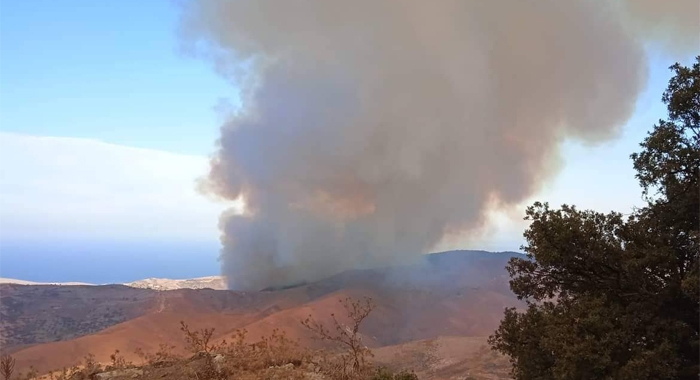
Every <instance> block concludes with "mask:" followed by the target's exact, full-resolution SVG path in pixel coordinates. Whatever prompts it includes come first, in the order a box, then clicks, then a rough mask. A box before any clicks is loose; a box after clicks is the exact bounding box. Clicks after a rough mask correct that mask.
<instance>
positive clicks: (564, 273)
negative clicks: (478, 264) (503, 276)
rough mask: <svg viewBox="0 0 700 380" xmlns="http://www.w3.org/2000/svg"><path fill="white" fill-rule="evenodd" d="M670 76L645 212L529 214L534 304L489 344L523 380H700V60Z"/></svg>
mask: <svg viewBox="0 0 700 380" xmlns="http://www.w3.org/2000/svg"><path fill="white" fill-rule="evenodd" d="M671 69H672V70H673V71H674V73H675V76H674V77H673V78H672V79H671V81H670V82H669V86H668V88H667V90H666V91H665V92H664V94H663V97H662V100H663V102H664V103H665V104H666V105H667V106H668V118H667V120H660V121H659V123H658V124H657V125H655V126H654V129H653V130H652V131H651V132H650V133H649V135H648V136H647V137H646V139H645V140H644V141H643V142H642V143H641V144H640V145H641V147H642V151H641V152H639V153H635V154H632V156H631V158H632V161H633V163H634V168H635V170H636V171H637V179H638V180H639V182H640V185H641V187H642V191H643V194H644V196H645V199H646V201H647V205H646V206H645V207H644V208H641V209H637V210H635V211H634V212H633V214H632V215H630V216H629V217H623V215H622V214H620V213H614V212H613V213H609V214H601V213H597V212H593V211H580V210H578V209H576V208H575V207H573V206H567V205H564V206H562V207H561V208H560V209H551V208H550V207H549V205H548V204H546V203H544V204H542V203H539V202H538V203H535V204H534V205H533V206H531V207H529V208H528V209H527V217H526V219H528V220H530V221H532V223H531V225H530V227H529V229H528V230H527V231H526V232H525V238H526V240H527V246H526V247H524V249H525V252H526V253H527V255H528V257H529V259H520V258H514V259H511V261H510V263H509V264H508V271H509V273H510V275H511V282H510V284H511V289H512V290H513V292H514V293H515V294H516V295H517V296H518V297H519V298H521V299H524V300H525V301H526V302H527V304H528V307H527V309H526V310H515V309H508V310H506V313H505V317H504V319H503V320H502V321H501V325H500V327H499V328H498V330H497V331H496V332H495V333H494V335H492V336H491V337H490V338H489V343H490V344H491V346H492V347H493V348H494V349H496V350H498V351H500V352H502V353H504V354H506V355H508V356H510V358H511V362H512V364H513V375H514V377H515V378H516V379H523V380H524V379H542V380H545V379H635V380H636V379H655V380H656V379H697V378H698V373H699V370H700V367H699V366H698V361H699V359H700V351H699V350H698V339H699V336H698V327H699V325H700V320H699V318H698V316H699V314H700V308H699V301H700V292H699V286H698V285H699V283H700V276H699V272H698V255H699V248H700V247H699V246H698V243H699V241H698V237H699V228H700V227H699V226H700V187H699V186H698V177H699V176H700V56H699V57H697V58H696V62H695V64H694V65H692V67H683V66H680V65H678V64H676V65H673V66H671Z"/></svg>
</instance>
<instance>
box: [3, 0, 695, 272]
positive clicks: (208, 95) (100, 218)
mask: <svg viewBox="0 0 700 380" xmlns="http://www.w3.org/2000/svg"><path fill="white" fill-rule="evenodd" d="M177 17H178V14H177V9H176V7H175V6H174V5H173V4H172V3H171V2H169V1H167V0H153V1H138V2H137V1H136V0H124V1H113V2H107V1H95V0H62V1H60V2H58V1H39V0H27V1H11V0H0V276H2V277H18V278H22V279H26V280H34V281H86V282H100V283H102V282H109V281H115V282H117V281H131V280H136V279H139V278H143V277H156V276H160V277H165V276H167V277H193V276H199V275H202V276H203V275H209V274H215V273H216V272H217V271H218V263H217V261H216V257H217V255H218V253H217V249H218V237H219V232H218V230H217V223H218V218H219V214H220V213H221V211H222V210H223V209H225V208H226V207H227V205H225V204H222V203H217V202H214V201H212V200H210V199H207V198H205V197H204V196H202V195H200V194H199V193H198V192H197V191H196V188H195V180H196V179H197V178H199V177H201V176H203V175H205V174H206V171H207V169H208V156H209V155H211V154H212V153H213V152H214V147H215V140H216V138H217V136H218V129H219V124H220V122H221V120H222V118H221V109H222V105H226V104H236V99H237V96H238V94H237V92H236V89H235V88H233V87H232V86H230V84H229V83H228V82H226V81H225V80H223V79H222V78H220V77H219V76H217V75H216V73H215V71H214V70H212V68H211V67H210V64H209V63H208V62H205V61H202V60H198V59H195V58H194V57H192V56H190V55H188V54H187V52H185V51H183V50H182V49H181V48H180V46H179V44H178V39H177V30H176V25H177ZM650 57H651V58H650V62H649V66H650V77H649V79H648V85H647V90H646V92H645V93H644V95H643V96H642V97H641V98H640V100H639V102H638V105H637V110H636V112H635V114H634V116H633V117H632V118H631V119H630V120H629V121H628V123H627V124H626V125H625V127H624V128H623V129H622V132H621V134H620V136H618V138H616V139H614V140H613V141H610V142H606V143H604V144H601V145H597V146H592V147H591V146H583V145H581V144H578V143H571V142H567V143H565V144H564V146H563V147H562V156H563V166H562V169H561V171H560V173H559V174H558V175H557V176H556V177H555V178H553V179H552V180H551V181H550V182H549V183H547V184H546V185H545V186H544V187H543V188H542V189H541V191H540V192H539V193H538V194H537V195H536V196H534V197H533V198H532V199H529V200H528V201H527V202H524V204H523V205H522V207H521V208H519V209H517V210H514V211H513V212H512V213H500V214H497V215H494V216H493V219H492V223H491V224H490V225H489V227H488V228H487V229H486V230H484V231H483V234H482V235H481V236H478V237H476V238H472V239H470V240H466V239H464V238H463V237H455V238H453V239H449V240H448V241H445V242H444V244H442V245H441V246H440V247H436V250H440V249H452V248H475V249H488V250H499V251H500V250H517V249H518V248H519V246H520V244H522V230H523V228H524V227H525V224H524V222H523V221H522V220H521V219H522V215H523V214H524V211H523V210H524V207H525V204H527V203H531V202H532V201H533V200H543V201H549V202H550V203H551V204H553V205H560V204H562V203H569V204H572V203H573V204H576V205H578V206H579V207H580V208H592V209H596V210H599V211H610V210H613V209H614V210H619V211H622V212H629V210H630V209H631V207H632V206H634V205H637V206H639V205H641V204H642V201H641V198H640V191H639V187H638V185H637V182H636V180H635V179H634V171H633V170H632V164H631V161H630V160H629V154H630V153H632V152H634V151H637V150H638V144H639V142H640V141H641V140H642V139H643V138H644V136H645V134H646V132H647V131H648V130H649V129H650V128H651V127H652V125H653V124H654V122H655V121H656V120H658V119H659V118H662V117H664V114H665V108H664V106H663V104H661V102H660V96H661V93H662V92H663V90H664V88H665V87H666V83H667V81H668V79H669V78H670V72H669V71H668V69H667V67H668V66H669V65H670V64H672V63H673V62H674V61H675V60H677V59H676V58H675V57H668V56H664V55H662V54H660V53H654V52H651V53H650ZM689 61H690V57H687V59H686V60H685V61H682V62H685V63H687V62H689ZM166 257H171V258H173V257H175V258H177V260H171V261H170V262H169V263H168V264H167V265H164V264H163V262H164V261H165V260H164V258H166ZM136 267H138V268H139V269H138V270H137V269H134V268H136Z"/></svg>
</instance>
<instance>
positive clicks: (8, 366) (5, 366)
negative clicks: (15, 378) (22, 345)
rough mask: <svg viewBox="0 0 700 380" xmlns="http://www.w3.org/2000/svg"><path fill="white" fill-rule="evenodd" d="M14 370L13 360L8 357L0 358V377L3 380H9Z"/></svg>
mask: <svg viewBox="0 0 700 380" xmlns="http://www.w3.org/2000/svg"><path fill="white" fill-rule="evenodd" d="M14 370H15V358H13V357H12V356H10V355H2V356H0V375H2V376H3V378H4V379H5V380H10V378H11V377H12V372H14Z"/></svg>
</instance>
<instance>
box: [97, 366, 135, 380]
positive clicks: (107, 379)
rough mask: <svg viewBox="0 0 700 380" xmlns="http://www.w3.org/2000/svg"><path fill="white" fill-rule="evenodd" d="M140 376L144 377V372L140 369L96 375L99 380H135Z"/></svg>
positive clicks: (120, 370)
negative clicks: (128, 379)
mask: <svg viewBox="0 0 700 380" xmlns="http://www.w3.org/2000/svg"><path fill="white" fill-rule="evenodd" d="M139 376H143V370H142V369H139V368H125V369H118V370H116V371H109V372H102V373H98V374H96V375H95V379H97V380H111V379H117V378H131V379H135V378H138V377H139Z"/></svg>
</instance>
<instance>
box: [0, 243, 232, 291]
mask: <svg viewBox="0 0 700 380" xmlns="http://www.w3.org/2000/svg"><path fill="white" fill-rule="evenodd" d="M219 249H220V247H219V242H218V241H212V242H201V241H199V242H182V241H107V240H102V241H89V240H80V241H77V240H41V239H39V238H37V239H36V240H29V239H23V240H9V239H2V240H0V277H6V278H14V279H20V280H27V281H35V282H86V283H91V284H120V283H125V282H131V281H135V280H141V279H144V278H151V277H159V278H171V279H180V278H193V277H203V276H213V275H218V274H219V273H220V265H219V261H218V257H219Z"/></svg>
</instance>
